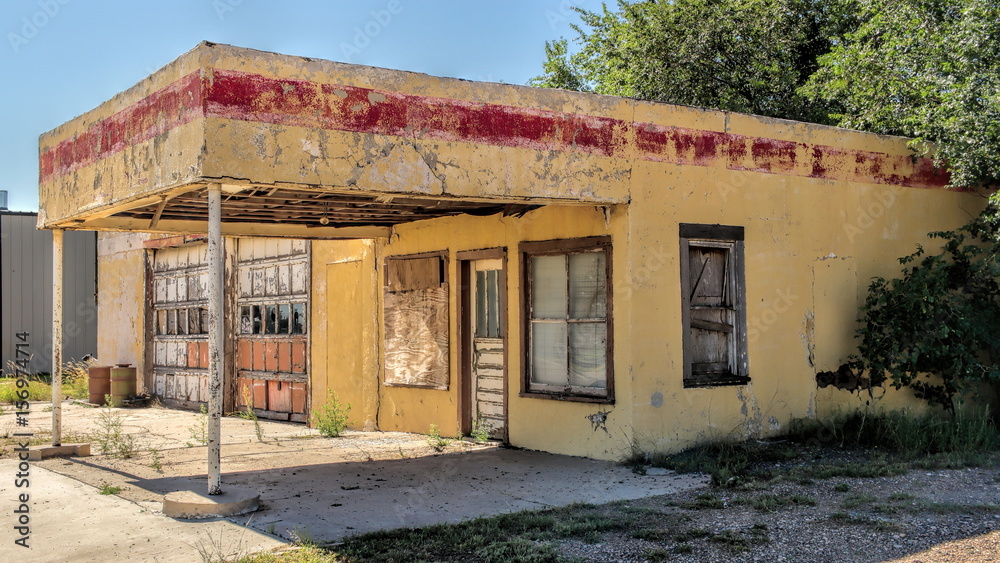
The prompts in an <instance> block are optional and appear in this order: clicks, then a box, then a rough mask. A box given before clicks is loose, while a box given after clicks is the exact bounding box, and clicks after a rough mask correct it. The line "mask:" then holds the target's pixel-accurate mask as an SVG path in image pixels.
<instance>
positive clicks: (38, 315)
mask: <svg viewBox="0 0 1000 563" xmlns="http://www.w3.org/2000/svg"><path fill="white" fill-rule="evenodd" d="M37 220H38V214H37V213H30V212H18V211H0V277H2V280H0V281H2V284H0V317H2V319H0V323H2V324H0V329H2V334H0V344H2V364H0V365H2V368H3V371H4V372H5V373H7V372H9V371H10V369H9V367H10V365H11V364H10V363H9V362H13V361H14V360H15V359H17V358H16V354H17V348H16V343H17V342H19V340H18V339H17V334H18V333H28V335H27V343H28V348H27V349H28V350H30V352H31V353H32V358H31V363H30V371H32V372H33V373H39V372H51V371H52V232H51V231H39V230H37V229H36V228H35V223H36V222H37ZM64 244H65V249H64V256H65V258H64V260H65V262H64V267H63V359H64V361H70V360H79V359H81V358H82V357H83V356H85V355H86V354H96V353H97V301H96V294H97V233H93V232H84V231H68V232H67V233H66V235H65V240H64Z"/></svg>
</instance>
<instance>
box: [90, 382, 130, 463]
mask: <svg viewBox="0 0 1000 563" xmlns="http://www.w3.org/2000/svg"><path fill="white" fill-rule="evenodd" d="M104 399H105V404H107V406H105V407H103V408H102V409H101V413H100V414H99V415H98V416H97V432H95V433H94V436H93V439H94V441H95V442H97V447H98V449H99V450H100V451H101V454H104V455H110V456H111V457H115V458H118V459H128V458H130V457H132V456H134V455H135V453H136V451H138V449H139V440H138V439H137V438H136V437H135V436H133V435H132V434H128V433H127V432H124V431H123V430H122V426H123V424H124V417H123V416H122V413H121V412H119V411H117V410H115V409H114V408H113V407H112V406H111V396H110V395H105V397H104Z"/></svg>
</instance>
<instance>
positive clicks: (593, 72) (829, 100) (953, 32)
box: [530, 0, 1000, 186]
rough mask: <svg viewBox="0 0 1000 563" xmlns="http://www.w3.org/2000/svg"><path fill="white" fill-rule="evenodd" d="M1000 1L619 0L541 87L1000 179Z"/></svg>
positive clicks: (591, 23) (551, 57) (966, 178)
mask: <svg viewBox="0 0 1000 563" xmlns="http://www.w3.org/2000/svg"><path fill="white" fill-rule="evenodd" d="M998 4H1000V2H998V0H636V1H628V0H618V3H617V9H610V8H608V7H607V6H604V7H603V8H602V10H601V11H587V10H581V9H577V11H578V12H579V13H580V17H581V19H582V24H581V25H580V26H577V27H576V28H575V29H576V32H577V34H578V37H577V38H576V42H577V43H578V48H577V49H576V50H575V51H574V50H573V49H571V48H570V43H569V42H568V41H567V40H565V39H560V40H557V41H553V42H549V43H547V44H546V49H545V51H546V61H545V63H544V67H543V69H544V74H542V75H541V76H539V77H537V78H535V79H533V80H532V81H531V82H530V84H532V85H535V86H544V87H550V88H566V89H571V90H584V91H593V92H598V93H601V94H611V95H616V96H626V97H636V98H641V99H645V100H652V101H658V102H668V103H677V104H687V105H696V106H707V107H713V108H719V109H724V110H730V111H738V112H745V113H755V114H759V115H764V116H770V117H782V118H787V119H795V120H800V121H810V122H815V123H825V124H833V125H840V126H843V127H850V128H855V129H861V130H866V131H872V132H876V133H888V134H899V135H906V136H910V137H914V138H915V139H916V142H915V143H914V144H913V147H914V148H915V149H916V150H917V151H918V152H923V151H926V150H928V148H929V147H936V151H935V152H934V155H935V157H936V158H937V159H938V162H939V164H942V165H947V167H948V168H949V169H950V170H951V172H952V184H953V185H961V186H969V185H976V184H989V185H997V184H1000V158H997V156H998V155H1000V7H998Z"/></svg>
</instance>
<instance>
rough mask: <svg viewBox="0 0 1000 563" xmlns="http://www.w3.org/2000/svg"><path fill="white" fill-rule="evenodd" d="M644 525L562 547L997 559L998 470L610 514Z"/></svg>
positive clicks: (640, 556)
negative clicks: (643, 518) (636, 518)
mask: <svg viewBox="0 0 1000 563" xmlns="http://www.w3.org/2000/svg"><path fill="white" fill-rule="evenodd" d="M604 510H607V511H609V512H608V513H609V514H614V513H615V512H619V513H620V512H621V511H625V512H636V511H648V513H650V514H652V515H655V517H654V518H652V519H650V520H649V521H648V525H647V526H645V527H642V526H640V527H638V528H636V529H632V530H629V531H628V532H625V533H616V534H607V535H605V536H603V537H602V538H601V539H600V541H598V542H594V543H586V542H582V541H579V540H570V541H566V542H563V543H562V544H561V545H560V546H559V552H560V554H561V555H564V556H567V557H577V558H582V559H583V560H586V561H665V560H669V561H699V562H701V561H718V562H728V561H797V562H798V561H801V562H810V561H816V562H820V561H888V560H898V561H911V562H917V561H956V562H957V561H982V562H986V561H996V560H1000V470H998V469H997V468H995V467H994V468H988V469H982V468H977V469H963V470H940V471H919V470H914V471H912V472H910V473H908V474H906V475H902V476H897V477H882V478H875V479H870V478H854V479H849V478H833V479H823V480H816V481H814V482H803V483H799V482H792V481H780V482H776V483H774V484H771V485H762V486H759V487H758V488H756V490H744V491H730V490H725V489H710V488H704V489H701V490H697V491H690V492H685V493H680V494H676V495H667V496H661V497H655V498H647V499H642V500H638V501H634V502H629V503H615V504H612V505H608V506H607V507H604Z"/></svg>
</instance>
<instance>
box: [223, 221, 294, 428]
mask: <svg viewBox="0 0 1000 563" xmlns="http://www.w3.org/2000/svg"><path fill="white" fill-rule="evenodd" d="M236 268H237V280H238V283H237V285H238V291H239V295H238V297H237V311H238V313H239V315H238V319H239V327H238V328H237V330H236V334H237V336H236V338H237V351H238V361H237V366H236V367H237V370H238V371H237V378H238V387H237V389H238V397H237V403H238V404H239V405H240V406H245V405H247V404H249V405H251V406H252V407H253V409H254V410H255V411H256V412H257V415H258V416H261V417H264V418H272V419H278V420H293V421H300V422H305V421H307V420H308V417H309V404H308V403H309V373H308V365H307V360H306V358H307V357H308V339H307V332H308V322H307V318H306V313H307V311H308V309H309V307H308V302H309V243H308V241H303V240H292V239H273V238H271V239H261V238H247V239H239V241H238V244H237V264H236Z"/></svg>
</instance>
